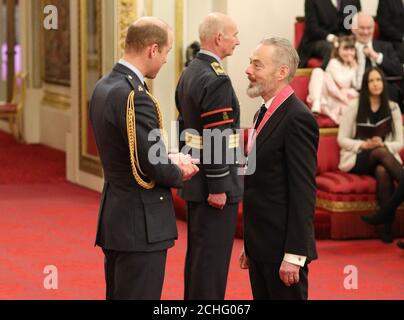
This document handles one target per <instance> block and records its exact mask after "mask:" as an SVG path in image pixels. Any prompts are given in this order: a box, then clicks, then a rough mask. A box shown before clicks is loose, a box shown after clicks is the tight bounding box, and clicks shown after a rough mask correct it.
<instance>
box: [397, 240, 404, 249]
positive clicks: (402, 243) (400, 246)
mask: <svg viewBox="0 0 404 320" xmlns="http://www.w3.org/2000/svg"><path fill="white" fill-rule="evenodd" d="M397 246H398V247H399V248H400V249H403V250H404V241H399V242H397Z"/></svg>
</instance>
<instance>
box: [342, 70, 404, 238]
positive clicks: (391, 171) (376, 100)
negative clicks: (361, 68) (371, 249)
mask: <svg viewBox="0 0 404 320" xmlns="http://www.w3.org/2000/svg"><path fill="white" fill-rule="evenodd" d="M363 124H364V125H363ZM372 124H379V125H378V126H374V127H373V128H371V125H372ZM363 128H365V129H363ZM369 128H370V129H369ZM338 144H339V145H340V147H341V159H340V164H339V168H340V170H341V171H344V172H349V173H354V174H358V175H370V176H373V177H375V178H376V184H377V195H376V196H377V202H378V205H379V208H380V209H379V210H378V211H377V212H376V213H375V214H373V215H370V216H363V217H362V220H363V221H365V222H366V223H368V224H370V225H382V224H384V232H383V234H382V240H383V242H386V243H390V242H392V232H391V226H392V224H393V222H394V218H395V212H396V210H397V208H398V207H399V205H400V204H401V202H402V201H403V200H404V169H403V167H402V161H401V158H400V155H399V151H400V150H401V149H402V148H403V145H404V141H403V123H402V118H401V112H400V108H399V107H398V105H397V104H396V103H394V102H391V101H389V99H388V94H387V85H386V79H385V76H384V74H383V71H381V70H380V69H379V68H377V67H371V68H369V69H368V70H367V71H366V72H365V75H364V77H363V84H362V90H361V94H360V99H359V103H356V104H354V105H353V106H350V107H348V108H347V109H346V111H345V112H344V113H343V116H342V118H341V125H340V129H339V133H338ZM394 182H397V184H398V187H397V188H395V185H394Z"/></svg>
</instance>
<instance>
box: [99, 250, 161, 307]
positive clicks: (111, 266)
mask: <svg viewBox="0 0 404 320" xmlns="http://www.w3.org/2000/svg"><path fill="white" fill-rule="evenodd" d="M104 254H105V279H106V287H107V300H159V299H161V291H162V288H163V282H164V273H165V264H166V257H167V250H164V251H157V252H118V251H110V250H104Z"/></svg>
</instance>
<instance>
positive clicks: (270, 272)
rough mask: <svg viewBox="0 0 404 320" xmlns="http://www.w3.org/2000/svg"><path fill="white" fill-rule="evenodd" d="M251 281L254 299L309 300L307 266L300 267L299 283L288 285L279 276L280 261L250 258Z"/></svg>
mask: <svg viewBox="0 0 404 320" xmlns="http://www.w3.org/2000/svg"><path fill="white" fill-rule="evenodd" d="M249 264H250V269H249V272H250V283H251V289H252V292H253V296H254V300H307V299H308V274H309V269H308V267H307V266H305V267H304V268H300V274H299V276H300V281H299V283H298V284H295V285H292V286H290V287H287V286H286V285H285V284H284V283H283V282H282V280H281V279H280V277H279V269H280V267H281V264H279V263H261V262H257V261H255V260H254V259H251V258H250V259H249Z"/></svg>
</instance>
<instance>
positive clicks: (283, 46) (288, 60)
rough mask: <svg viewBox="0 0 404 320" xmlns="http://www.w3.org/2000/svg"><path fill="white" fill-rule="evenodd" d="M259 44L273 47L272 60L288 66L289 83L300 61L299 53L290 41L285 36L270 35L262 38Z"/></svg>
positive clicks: (277, 63) (279, 64)
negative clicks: (270, 36)
mask: <svg viewBox="0 0 404 320" xmlns="http://www.w3.org/2000/svg"><path fill="white" fill-rule="evenodd" d="M261 45H264V46H272V47H273V48H275V53H274V56H273V57H272V60H273V62H274V63H275V64H276V65H278V66H281V65H283V64H284V65H287V66H288V67H289V71H290V72H289V76H288V82H289V83H290V82H291V81H292V80H293V78H294V77H295V74H296V70H297V68H298V66H299V63H300V58H299V55H298V53H297V51H296V49H295V48H294V47H293V45H292V43H291V42H290V41H289V40H287V39H285V38H280V37H272V38H266V39H264V40H262V41H261Z"/></svg>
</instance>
